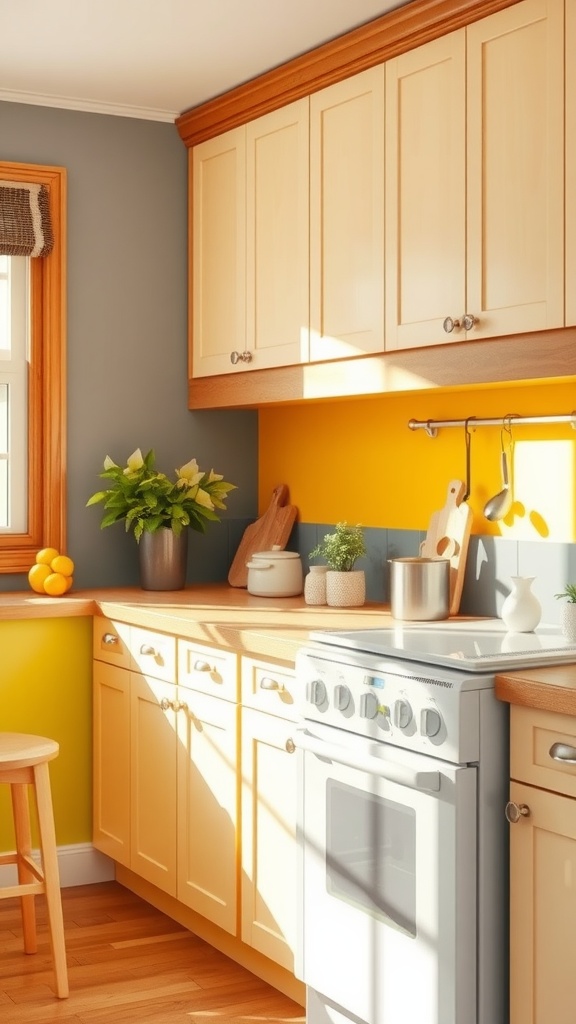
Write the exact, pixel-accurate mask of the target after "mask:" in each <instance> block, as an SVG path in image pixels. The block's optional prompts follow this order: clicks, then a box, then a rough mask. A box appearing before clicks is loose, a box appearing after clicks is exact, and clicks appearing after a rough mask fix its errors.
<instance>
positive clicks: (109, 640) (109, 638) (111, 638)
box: [102, 633, 120, 647]
mask: <svg viewBox="0 0 576 1024" xmlns="http://www.w3.org/2000/svg"><path fill="white" fill-rule="evenodd" d="M102 641H103V643H105V644H106V645H107V646H109V647H113V646H114V644H117V643H119V642H120V637H118V636H116V633H104V636H103V637H102Z"/></svg>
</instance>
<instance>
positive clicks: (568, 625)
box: [554, 583, 576, 643]
mask: <svg viewBox="0 0 576 1024" xmlns="http://www.w3.org/2000/svg"><path fill="white" fill-rule="evenodd" d="M554 596H555V597H556V598H558V600H561V599H564V600H565V601H566V604H565V605H564V607H563V609H562V616H561V620H560V621H561V626H562V632H563V634H564V636H565V637H567V639H568V640H572V641H573V642H574V643H576V583H567V584H566V586H565V587H564V590H563V591H562V592H561V593H560V594H555V595H554Z"/></svg>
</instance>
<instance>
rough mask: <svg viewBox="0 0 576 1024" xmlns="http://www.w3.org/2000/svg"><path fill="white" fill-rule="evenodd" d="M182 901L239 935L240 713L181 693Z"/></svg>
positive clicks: (224, 704) (215, 699)
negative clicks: (237, 850) (237, 913)
mask: <svg viewBox="0 0 576 1024" xmlns="http://www.w3.org/2000/svg"><path fill="white" fill-rule="evenodd" d="M179 701H180V703H181V704H185V705H186V707H183V708H181V710H180V711H179V712H178V731H179V744H178V889H177V896H178V899H179V900H180V901H181V902H182V903H185V904H186V905H187V906H188V907H191V908H192V909H193V910H196V911H197V912H198V913H199V914H202V916H203V917H206V918H207V919H208V920H209V921H212V922H213V923H214V924H217V925H218V926H219V927H220V928H223V929H224V930H225V931H227V932H230V933H231V934H232V935H236V932H237V922H236V911H237V862H236V849H237V838H236V830H237V826H238V764H237V754H238V736H237V733H238V728H237V723H238V707H237V705H235V704H232V703H230V702H229V701H226V700H221V699H219V698H218V697H211V696H207V695H206V694H203V693H197V692H194V691H192V690H184V689H180V690H179Z"/></svg>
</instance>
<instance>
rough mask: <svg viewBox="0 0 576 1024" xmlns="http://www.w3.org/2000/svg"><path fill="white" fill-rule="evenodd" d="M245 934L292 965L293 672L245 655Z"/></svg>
mask: <svg viewBox="0 0 576 1024" xmlns="http://www.w3.org/2000/svg"><path fill="white" fill-rule="evenodd" d="M241 671H242V874H241V903H242V932H241V935H242V939H243V941H244V942H246V943H248V945H250V946H252V947H253V948H254V949H257V950H258V951H259V952H260V953H263V954H264V956H267V957H269V958H270V959H271V960H273V961H274V962H275V963H278V964H280V965H281V966H282V967H285V968H287V970H289V971H293V970H294V956H295V952H296V929H297V919H296V915H297V891H296V879H297V877H298V845H297V841H296V800H297V778H296V757H295V756H294V750H295V747H294V742H293V739H292V736H293V732H294V723H295V719H296V711H295V708H296V702H295V678H294V670H293V669H292V668H289V667H288V666H286V665H282V664H273V663H270V662H268V661H262V660H260V659H256V658H251V657H247V656H243V657H242V670H241Z"/></svg>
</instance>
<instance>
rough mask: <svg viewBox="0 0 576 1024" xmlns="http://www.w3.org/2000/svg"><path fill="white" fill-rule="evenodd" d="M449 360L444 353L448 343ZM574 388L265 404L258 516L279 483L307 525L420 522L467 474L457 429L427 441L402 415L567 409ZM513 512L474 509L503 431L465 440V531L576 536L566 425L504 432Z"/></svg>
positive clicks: (575, 435)
mask: <svg viewBox="0 0 576 1024" xmlns="http://www.w3.org/2000/svg"><path fill="white" fill-rule="evenodd" d="M446 358H447V359H449V358H450V352H449V347H447V348H446ZM575 409H576V387H575V385H574V383H573V382H572V383H559V384H550V383H542V384H532V385H526V386H524V385H516V386H514V387H504V386H500V385H498V386H496V387H493V388H490V389H476V390H470V389H468V390H451V391H444V392H441V391H429V392H422V391H420V392H415V393H413V394H410V395H408V394H401V395H390V396H384V397H382V396H380V397H376V398H362V399H352V400H346V401H340V402H327V403H315V404H308V405H298V406H285V407H275V408H267V409H262V410H261V411H260V414H259V512H260V514H262V512H263V511H264V510H265V509H266V507H267V505H268V503H269V501H270V496H271V493H272V491H273V489H274V487H275V486H277V484H279V483H286V484H288V487H289V491H290V502H291V503H292V504H294V505H296V506H297V507H298V509H299V519H300V521H301V522H304V523H316V522H318V523H329V524H331V523H335V522H338V521H339V520H346V521H348V522H353V523H357V522H360V523H362V524H363V525H364V526H372V527H386V528H389V529H402V528H404V529H419V530H425V529H427V527H428V523H429V520H430V516H431V513H432V512H434V511H435V510H436V509H439V508H442V506H443V505H444V502H445V500H446V493H447V488H448V484H449V482H450V480H452V479H462V480H464V478H465V439H464V430H463V428H449V429H448V428H447V429H442V430H440V432H439V434H438V436H437V437H436V438H435V439H434V440H432V439H431V438H429V437H428V436H427V435H426V432H425V431H424V430H418V431H412V430H409V429H408V426H407V424H408V421H409V420H410V419H417V420H428V419H464V418H466V417H468V416H477V417H492V416H496V417H503V416H506V415H507V414H509V413H518V414H520V415H523V416H534V415H549V414H555V413H561V414H566V413H571V412H573V411H574V410H575ZM513 436H514V441H515V456H514V498H515V501H514V505H513V508H512V512H511V514H510V515H509V516H508V517H507V518H506V521H504V522H502V523H490V522H489V521H488V520H487V519H486V518H485V517H484V516H483V515H482V510H483V508H484V505H485V503H486V501H487V499H488V498H489V497H491V496H492V495H493V494H495V493H496V492H497V491H499V490H500V487H501V481H500V430H499V428H497V427H481V428H477V429H476V430H475V431H474V432H473V435H472V441H471V456H472V459H471V461H472V473H471V482H472V486H471V493H470V498H469V502H470V505H471V506H472V508H473V511H474V522H473V527H472V531H473V533H481V534H489V533H492V534H501V535H504V536H509V537H512V538H515V539H524V540H541V539H550V540H555V541H562V542H567V541H574V540H575V539H576V431H575V430H574V429H573V428H572V427H571V426H570V425H569V424H563V425H560V426H550V425H540V426H518V427H516V429H515V430H514V431H513Z"/></svg>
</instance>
